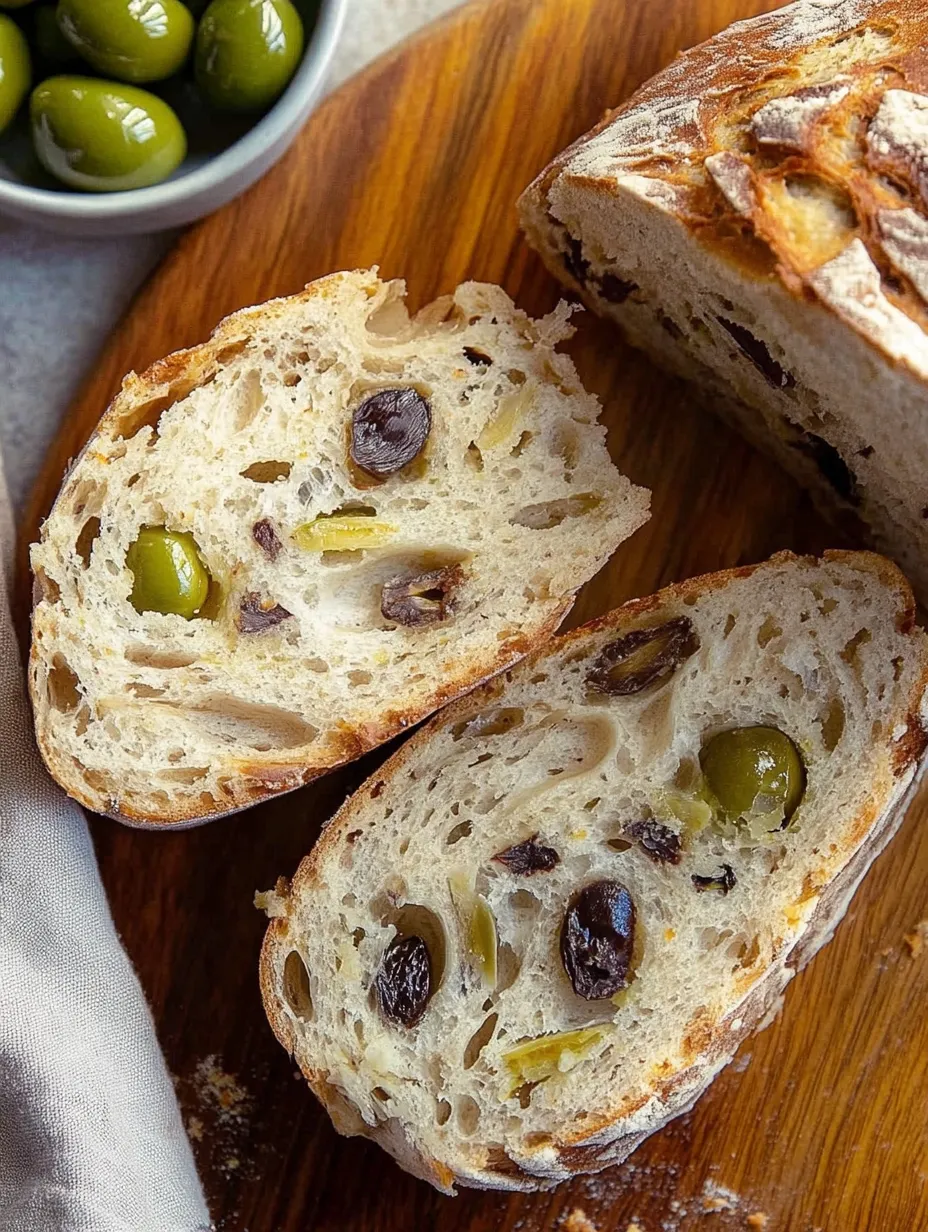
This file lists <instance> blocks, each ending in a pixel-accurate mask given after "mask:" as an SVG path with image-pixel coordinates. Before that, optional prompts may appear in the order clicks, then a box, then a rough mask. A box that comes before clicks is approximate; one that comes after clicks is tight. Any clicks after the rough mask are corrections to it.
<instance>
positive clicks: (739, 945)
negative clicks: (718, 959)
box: [728, 934, 760, 971]
mask: <svg viewBox="0 0 928 1232" xmlns="http://www.w3.org/2000/svg"><path fill="white" fill-rule="evenodd" d="M728 952H729V953H730V954H731V956H732V957H733V958H735V959H737V963H738V966H739V967H741V968H742V969H743V970H745V971H748V970H750V968H751V967H753V966H754V964H755V963H756V962H757V960H758V958H759V957H760V938H759V937H751V938H750V940H748V938H747V937H745V936H744V935H743V934H742V935H741V936H738V937H736V938H735V940H734V942H733V943H732V944H731V945H730V946H729V947H728Z"/></svg>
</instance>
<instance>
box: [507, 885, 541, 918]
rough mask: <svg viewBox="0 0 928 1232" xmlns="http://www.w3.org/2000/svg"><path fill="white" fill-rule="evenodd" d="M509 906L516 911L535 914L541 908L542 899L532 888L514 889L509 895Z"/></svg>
mask: <svg viewBox="0 0 928 1232" xmlns="http://www.w3.org/2000/svg"><path fill="white" fill-rule="evenodd" d="M509 907H510V909H511V910H512V911H514V912H516V913H519V914H526V913H527V914H530V915H533V916H534V915H537V914H538V912H539V911H540V910H541V899H540V898H538V896H537V895H535V894H533V893H532V892H531V890H526V889H524V888H523V889H519V890H513V891H512V892H511V893H510V895H509Z"/></svg>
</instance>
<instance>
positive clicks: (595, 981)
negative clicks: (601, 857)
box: [561, 881, 635, 1001]
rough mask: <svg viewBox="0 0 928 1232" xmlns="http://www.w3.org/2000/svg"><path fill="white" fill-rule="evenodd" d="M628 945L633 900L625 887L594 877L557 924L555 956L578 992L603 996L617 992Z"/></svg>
mask: <svg viewBox="0 0 928 1232" xmlns="http://www.w3.org/2000/svg"><path fill="white" fill-rule="evenodd" d="M634 948H635V904H634V902H633V901H632V896H631V895H630V894H629V892H628V890H627V889H626V888H625V886H623V885H621V884H620V883H619V882H617V881H595V882H594V883H593V884H592V885H588V886H586V887H585V888H584V889H582V890H581V891H580V892H579V894H577V895H575V896H574V898H573V899H572V900H571V902H570V905H569V907H568V908H567V914H566V915H565V917H564V923H563V926H562V927H561V961H562V962H563V963H564V970H565V971H566V972H567V975H568V977H569V979H570V982H571V984H573V987H574V992H575V993H577V995H578V996H580V997H585V998H586V1000H587V1001H603V1000H605V998H607V997H614V996H615V994H616V993H617V992H621V991H622V989H623V988H625V987H626V986H627V984H628V977H629V971H630V968H631V963H632V956H633V953H634Z"/></svg>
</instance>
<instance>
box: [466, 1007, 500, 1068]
mask: <svg viewBox="0 0 928 1232" xmlns="http://www.w3.org/2000/svg"><path fill="white" fill-rule="evenodd" d="M498 1022H499V1014H490V1016H489V1017H488V1018H485V1019H484V1020H483V1022H482V1023H481V1024H480V1026H479V1027H478V1028H477V1030H476V1031H475V1032H474V1033H473V1035H472V1036H471V1037H470V1039H469V1040H468V1041H467V1044H466V1045H465V1048H464V1068H465V1069H473V1067H474V1065H476V1063H477V1058H478V1057H479V1056H480V1054H481V1052H483V1050H484V1048H486V1046H487V1044H489V1042H490V1040H491V1039H492V1038H493V1032H494V1031H495V1030H496V1024H497V1023H498Z"/></svg>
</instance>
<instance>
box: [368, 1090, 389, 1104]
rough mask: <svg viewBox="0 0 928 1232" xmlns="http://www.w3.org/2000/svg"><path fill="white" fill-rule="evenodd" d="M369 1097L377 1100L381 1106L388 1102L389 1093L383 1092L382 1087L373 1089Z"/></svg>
mask: <svg viewBox="0 0 928 1232" xmlns="http://www.w3.org/2000/svg"><path fill="white" fill-rule="evenodd" d="M371 1095H373V1097H374V1099H376V1100H378V1101H379V1103H381V1104H386V1103H389V1101H390V1092H389V1091H385V1090H384V1089H383V1087H374V1089H373V1090H372V1091H371Z"/></svg>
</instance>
